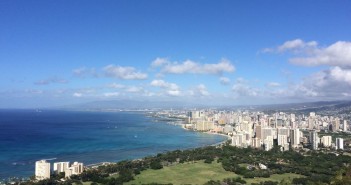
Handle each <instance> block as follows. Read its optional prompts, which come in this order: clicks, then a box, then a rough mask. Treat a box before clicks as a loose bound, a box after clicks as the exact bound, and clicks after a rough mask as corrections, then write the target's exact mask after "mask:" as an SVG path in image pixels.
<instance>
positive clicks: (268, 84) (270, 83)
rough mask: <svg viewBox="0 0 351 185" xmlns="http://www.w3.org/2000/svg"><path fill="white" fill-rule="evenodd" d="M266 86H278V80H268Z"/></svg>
mask: <svg viewBox="0 0 351 185" xmlns="http://www.w3.org/2000/svg"><path fill="white" fill-rule="evenodd" d="M266 86H267V87H279V86H280V83H278V82H268V83H267V84H266Z"/></svg>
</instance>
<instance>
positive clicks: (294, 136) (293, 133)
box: [290, 128, 300, 148]
mask: <svg viewBox="0 0 351 185" xmlns="http://www.w3.org/2000/svg"><path fill="white" fill-rule="evenodd" d="M290 144H291V147H293V148H297V147H298V145H299V144H300V130H299V129H298V128H296V129H292V130H290Z"/></svg>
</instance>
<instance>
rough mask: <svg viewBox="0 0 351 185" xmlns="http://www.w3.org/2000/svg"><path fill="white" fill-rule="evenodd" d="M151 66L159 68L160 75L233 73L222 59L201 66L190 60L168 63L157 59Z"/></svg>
mask: <svg viewBox="0 0 351 185" xmlns="http://www.w3.org/2000/svg"><path fill="white" fill-rule="evenodd" d="M151 65H152V66H154V67H155V66H157V67H161V72H162V73H172V74H184V73H191V74H215V75H218V74H222V73H224V72H234V70H235V67H234V65H232V64H231V62H230V61H229V60H227V59H222V60H221V61H219V62H218V63H213V64H201V63H197V62H194V61H192V60H186V61H184V62H182V63H178V62H170V61H168V60H167V59H162V58H157V59H156V60H155V61H153V62H152V64H151Z"/></svg>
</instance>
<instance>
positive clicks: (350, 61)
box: [289, 41, 351, 67]
mask: <svg viewBox="0 0 351 185" xmlns="http://www.w3.org/2000/svg"><path fill="white" fill-rule="evenodd" d="M289 61H290V62H291V63H293V64H297V65H304V66H319V65H328V66H343V67H351V42H345V41H338V42H336V43H334V44H332V45H330V46H328V47H325V48H318V49H315V50H314V51H313V52H312V53H311V54H307V55H306V56H302V57H296V58H292V59H290V60H289Z"/></svg>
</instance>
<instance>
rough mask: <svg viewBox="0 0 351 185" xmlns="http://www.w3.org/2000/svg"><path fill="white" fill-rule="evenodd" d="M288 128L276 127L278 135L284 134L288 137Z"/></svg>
mask: <svg viewBox="0 0 351 185" xmlns="http://www.w3.org/2000/svg"><path fill="white" fill-rule="evenodd" d="M289 134H290V133H289V128H285V127H282V128H278V135H286V136H287V137H289Z"/></svg>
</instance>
